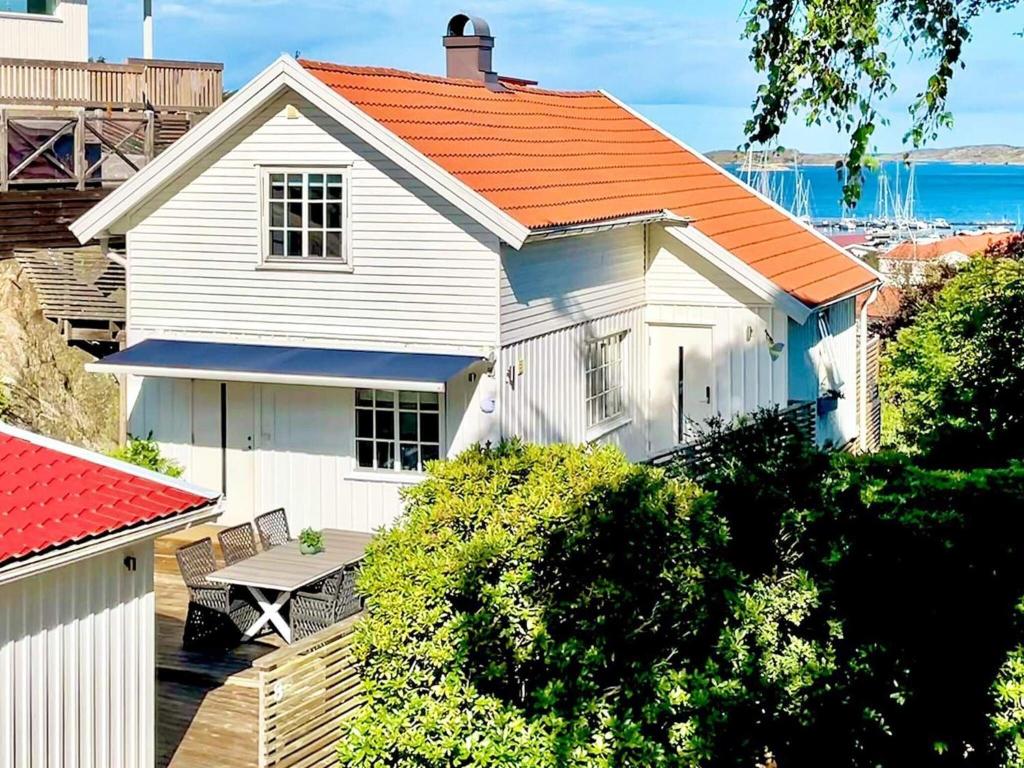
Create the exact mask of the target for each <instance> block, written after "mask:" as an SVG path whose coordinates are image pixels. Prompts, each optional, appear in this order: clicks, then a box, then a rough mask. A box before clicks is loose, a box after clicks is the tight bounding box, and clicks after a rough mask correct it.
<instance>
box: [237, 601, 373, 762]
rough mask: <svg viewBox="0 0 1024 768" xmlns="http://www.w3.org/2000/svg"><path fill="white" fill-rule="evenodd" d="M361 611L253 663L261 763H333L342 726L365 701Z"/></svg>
mask: <svg viewBox="0 0 1024 768" xmlns="http://www.w3.org/2000/svg"><path fill="white" fill-rule="evenodd" d="M360 616H361V614H356V615H355V616H352V617H351V618H348V619H345V620H344V621H342V622H340V623H338V624H335V625H334V626H332V627H328V628H327V629H325V630H323V631H321V632H317V633H316V634H315V635H310V636H309V637H307V638H305V639H304V640H300V641H299V642H297V643H295V644H294V645H291V646H288V647H287V648H281V649H280V650H277V651H274V652H273V653H270V654H268V655H266V656H263V657H262V658H260V659H257V660H256V661H254V662H253V667H254V668H255V669H256V670H257V671H258V672H259V766H260V768H271V767H272V766H273V767H274V768H311V767H312V766H321V765H333V764H334V756H335V749H336V746H337V743H338V738H339V735H338V726H339V725H340V723H341V721H342V720H343V719H345V718H347V717H351V716H352V715H353V714H354V713H355V712H356V711H357V710H358V709H359V707H360V706H361V705H362V696H361V689H360V685H359V673H358V670H357V669H356V664H355V660H354V659H353V656H352V639H353V634H354V632H355V625H356V622H357V621H358V620H359V618H360Z"/></svg>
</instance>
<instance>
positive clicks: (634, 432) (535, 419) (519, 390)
mask: <svg viewBox="0 0 1024 768" xmlns="http://www.w3.org/2000/svg"><path fill="white" fill-rule="evenodd" d="M643 320H644V311H643V308H642V307H641V308H638V309H631V310H628V311H625V312H619V313H617V314H614V315H610V316H608V317H603V318H600V319H598V320H594V321H591V322H587V323H579V324H577V325H574V326H572V327H570V328H565V329H562V330H560V331H555V332H552V333H547V334H544V335H542V336H536V337H533V338H530V339H526V340H524V341H520V342H517V343H515V344H511V345H508V346H505V347H502V350H501V355H500V357H499V365H498V371H499V373H500V374H501V376H502V380H501V383H500V385H499V395H498V398H499V403H500V408H501V425H502V427H501V431H502V435H503V436H504V437H518V438H521V439H522V440H525V441H527V442H537V443H559V442H561V443H583V442H586V441H587V437H588V434H587V433H588V430H587V424H586V414H585V407H584V399H585V392H586V381H585V371H584V349H585V344H586V341H587V340H588V339H592V338H598V337H601V336H607V335H608V334H612V333H616V332H618V331H627V334H626V337H625V338H624V339H623V347H622V351H623V358H624V359H623V362H624V365H623V381H624V383H625V387H626V388H625V392H624V399H625V408H626V409H625V419H623V420H622V423H621V425H620V426H618V427H617V428H616V429H612V430H611V431H609V432H607V433H606V434H604V435H603V436H601V437H599V438H597V441H598V442H603V443H611V444H613V445H617V446H619V447H620V448H621V449H622V450H623V452H624V453H625V454H626V455H627V456H629V457H630V458H632V459H642V458H644V457H645V456H646V455H647V437H646V422H645V420H644V419H645V406H646V400H647V390H646V381H647V377H646V365H647V363H646V350H647V335H646V328H645V326H644V322H643ZM510 369H512V370H515V371H518V370H520V369H521V370H522V373H518V372H517V373H515V376H514V385H513V384H512V383H510V382H509V374H508V371H509V370H510Z"/></svg>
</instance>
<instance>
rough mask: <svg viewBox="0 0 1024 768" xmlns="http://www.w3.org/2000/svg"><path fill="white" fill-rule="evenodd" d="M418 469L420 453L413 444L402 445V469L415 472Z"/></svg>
mask: <svg viewBox="0 0 1024 768" xmlns="http://www.w3.org/2000/svg"><path fill="white" fill-rule="evenodd" d="M419 468H420V451H419V448H418V447H417V446H416V444H415V443H413V444H411V445H410V444H407V443H402V469H407V470H411V471H413V472H415V471H416V470H418V469H419Z"/></svg>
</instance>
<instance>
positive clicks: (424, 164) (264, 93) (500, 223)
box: [70, 55, 530, 249]
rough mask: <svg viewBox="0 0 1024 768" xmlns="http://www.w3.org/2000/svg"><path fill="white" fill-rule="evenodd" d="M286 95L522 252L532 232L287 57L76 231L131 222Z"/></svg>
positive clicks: (85, 233)
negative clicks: (127, 218)
mask: <svg viewBox="0 0 1024 768" xmlns="http://www.w3.org/2000/svg"><path fill="white" fill-rule="evenodd" d="M286 88H287V89H291V90H292V91H294V92H295V93H296V94H297V95H299V96H301V97H303V98H305V99H306V100H307V101H309V102H310V103H311V104H313V105H314V106H316V107H317V108H319V109H320V110H322V111H323V112H324V113H325V114H327V115H329V116H330V117H332V118H334V119H335V120H336V121H338V123H340V124H341V125H343V126H345V127H346V128H347V129H348V130H350V131H352V133H354V134H355V135H356V136H358V137H359V138H361V139H362V140H363V141H365V142H366V143H367V144H369V145H370V146H371V147H374V148H375V149H376V150H378V151H379V152H380V153H381V154H383V155H384V156H386V157H388V158H389V159H390V160H392V161H394V162H395V163H396V164H397V165H399V166H400V167H401V168H403V169H404V170H406V171H408V172H409V173H410V174H412V175H413V176H414V177H415V178H416V179H418V180H419V181H421V182H423V184H425V185H426V186H427V187H429V188H430V189H432V190H433V191H434V192H436V193H437V194H438V195H440V196H441V197H443V198H444V199H446V200H448V201H449V202H451V203H452V204H453V205H455V206H456V207H457V208H459V209H460V210H461V211H463V212H464V213H465V214H466V215H467V216H470V217H471V218H473V219H474V220H476V221H478V222H479V223H480V224H481V225H483V226H484V227H486V228H487V229H488V230H489V231H490V232H491V233H492V234H494V235H495V236H496V237H498V238H500V239H502V240H504V241H505V242H506V243H508V244H509V245H511V246H512V247H513V248H516V249H518V248H521V247H522V244H523V242H524V241H525V240H526V237H527V235H529V233H530V230H529V229H528V228H527V227H525V226H523V225H522V224H520V223H519V222H518V221H516V220H515V219H514V218H512V217H511V216H509V215H508V214H507V213H505V212H504V211H502V210H501V209H500V208H498V207H497V206H495V205H494V204H493V203H491V202H489V201H488V200H487V199H486V198H484V197H483V196H482V195H480V194H479V193H478V192H475V191H474V190H472V189H471V188H470V187H469V186H467V185H466V184H465V183H464V182H462V181H460V180H459V179H457V178H456V177H455V176H453V175H452V174H450V173H448V172H447V171H446V170H444V169H443V168H441V167H440V166H439V165H437V163H435V162H434V161H432V160H430V159H429V158H427V157H426V156H425V155H423V154H422V153H421V152H419V151H418V150H416V149H414V148H413V147H412V145H410V144H409V143H408V142H406V141H405V140H403V139H401V138H399V137H398V136H397V135H396V134H394V133H393V132H391V131H389V130H388V129H387V128H385V127H384V126H383V125H382V124H381V123H379V122H377V121H376V120H374V119H373V118H372V117H370V116H369V115H368V114H366V113H365V112H363V111H362V110H361V109H359V108H358V107H356V106H355V105H353V104H352V103H351V102H349V101H348V100H347V99H345V98H343V97H342V96H341V95H340V94H338V93H336V92H335V91H333V90H332V89H331V88H330V87H329V86H327V85H326V84H324V83H322V82H321V81H320V80H318V79H317V78H316V77H315V76H314V75H312V74H310V73H309V72H307V71H306V70H305V69H303V68H302V65H300V64H299V63H298V62H297V61H295V59H293V58H292V57H291V56H286V55H283V56H281V57H279V58H278V59H277V60H276V61H275V62H274V63H273V64H271V65H270V66H269V67H267V68H266V69H265V70H263V72H261V73H260V74H258V75H257V76H256V77H255V78H253V80H251V81H250V82H249V83H248V84H247V85H246V86H245V87H243V88H242V89H241V90H239V91H238V93H236V94H235V95H234V96H232V97H231V98H230V99H228V100H227V101H226V102H224V103H223V104H222V105H221V106H220V107H218V108H217V109H216V110H214V111H213V112H212V113H211V114H210V115H209V116H208V117H207V118H206V119H205V120H203V121H202V122H201V123H200V124H199V125H198V126H197V127H196V128H193V129H192V130H190V131H188V132H187V133H186V134H185V135H184V136H183V137H182V138H180V139H178V140H177V141H176V142H174V143H173V144H172V145H171V146H170V147H169V148H168V149H167V150H166V151H165V152H163V153H162V154H161V155H159V156H158V157H157V158H156V159H155V160H154V161H153V162H151V163H150V164H149V165H147V166H146V167H144V168H143V169H142V170H141V171H139V172H138V173H137V174H135V175H134V176H133V177H132V178H130V179H129V180H128V181H126V182H125V183H124V184H122V185H121V186H120V187H119V188H118V189H117V190H115V191H114V192H113V193H112V194H110V195H109V196H108V197H107V198H105V199H104V200H103V201H102V202H100V203H99V204H98V205H96V206H95V207H94V208H92V209H91V210H90V211H88V212H87V213H85V214H84V215H83V216H82V217H81V218H79V219H78V220H77V221H75V222H74V223H73V224H72V225H71V227H70V229H71V231H72V232H73V233H74V235H75V237H77V238H78V239H79V241H80V242H83V243H84V242H86V241H88V240H90V239H92V238H94V237H96V236H97V235H99V234H100V233H101V232H102V231H103V230H104V229H108V228H109V227H111V226H112V225H114V224H115V222H117V221H118V220H120V219H122V218H123V217H125V216H127V215H130V214H131V212H132V211H133V210H134V209H136V208H138V207H139V206H141V205H142V204H143V203H145V201H146V200H147V199H148V198H149V197H150V196H151V195H152V194H154V193H155V192H156V191H158V190H159V189H160V188H161V187H162V186H163V185H164V184H166V183H168V182H169V181H171V180H172V179H173V178H175V177H176V176H177V175H178V174H180V173H182V172H183V171H185V170H187V169H188V168H189V167H190V166H191V164H193V163H194V162H196V161H198V160H200V159H201V157H202V156H203V154H204V153H205V152H206V151H207V150H209V149H210V148H212V147H213V146H215V145H216V144H217V142H219V141H220V140H221V139H223V138H225V137H226V136H227V135H229V134H230V132H231V131H232V130H234V129H235V128H236V127H237V126H239V125H240V124H241V123H243V122H244V121H245V120H247V119H248V118H249V117H250V116H251V115H252V114H253V113H255V112H256V110H258V109H259V108H261V107H262V106H263V105H265V104H267V103H268V102H269V101H270V100H271V99H272V98H274V97H276V96H277V95H278V94H279V93H282V92H283V91H284V89H286Z"/></svg>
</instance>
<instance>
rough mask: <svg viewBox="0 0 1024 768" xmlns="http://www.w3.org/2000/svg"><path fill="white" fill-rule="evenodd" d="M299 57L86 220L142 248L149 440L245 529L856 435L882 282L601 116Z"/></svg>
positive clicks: (479, 85) (140, 306)
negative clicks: (214, 493) (771, 424)
mask: <svg viewBox="0 0 1024 768" xmlns="http://www.w3.org/2000/svg"><path fill="white" fill-rule="evenodd" d="M469 22H470V20H469V19H467V18H466V17H463V16H457V17H455V18H454V19H453V20H452V22H451V24H450V26H449V34H448V36H447V37H446V38H445V46H446V48H447V50H448V72H449V77H434V76H430V75H421V74H415V73H409V72H400V71H395V70H389V69H375V68H366V67H344V66H337V65H333V64H321V63H316V62H309V61H305V62H296V61H294V60H293V59H291V58H289V57H282V58H280V59H278V60H277V61H276V62H275V63H274V64H272V65H271V66H270V67H269V68H268V69H266V70H265V71H264V72H263V73H261V74H260V75H258V76H257V77H256V78H255V79H254V80H253V81H252V82H251V83H249V84H248V85H247V86H245V87H244V88H242V89H241V90H240V91H239V92H238V93H237V94H236V95H235V96H233V97H232V98H231V99H230V100H229V101H228V102H227V103H226V104H225V105H224V106H223V107H221V108H220V109H218V110H217V111H216V112H214V113H213V114H212V115H211V116H210V117H209V118H207V120H205V121H204V122H203V123H202V124H201V125H200V126H198V128H196V129H195V130H193V131H192V132H191V133H189V134H188V135H187V136H185V138H183V139H182V140H181V141H180V142H178V143H177V144H176V145H175V146H173V147H171V148H170V149H169V150H168V151H167V152H165V153H164V154H163V155H161V156H160V157H159V158H157V159H156V160H155V161H154V162H153V163H152V164H151V165H150V166H149V167H147V168H146V169H144V170H143V171H142V172H141V173H139V174H137V175H136V176H135V177H134V178H132V179H131V180H129V181H128V182H127V183H125V184H124V185H123V186H122V187H121V188H120V189H118V190H117V191H115V192H114V193H112V194H111V195H110V196H109V197H108V198H107V199H106V200H105V201H104V202H103V203H101V204H100V205H99V206H97V207H96V208H94V209H93V210H92V211H90V212H89V213H87V214H86V215H85V216H83V217H82V218H81V219H79V220H78V221H77V222H75V224H73V225H72V229H73V231H74V232H75V234H76V235H77V236H78V237H79V238H81V239H82V240H83V241H84V240H88V239H90V238H94V237H105V236H107V235H122V234H123V235H125V236H126V237H127V262H128V283H129V284H128V304H127V308H128V326H127V336H128V339H127V341H128V345H129V346H128V348H127V349H126V350H125V351H123V352H121V353H118V354H116V355H114V356H113V357H111V358H107V359H106V360H105V361H104V363H102V364H98V365H96V366H94V367H93V370H96V371H105V372H112V373H118V374H124V375H126V376H127V396H126V400H127V409H128V418H129V422H130V431H131V432H133V433H135V434H139V435H145V434H148V433H150V432H152V433H153V435H154V437H155V438H156V439H157V440H158V441H160V443H161V445H162V447H163V449H164V450H165V451H166V452H167V453H168V454H169V455H170V456H172V457H173V458H175V459H177V460H179V461H180V462H182V464H183V465H184V466H185V467H186V470H187V473H188V476H189V477H190V478H191V479H192V480H193V481H194V482H198V483H201V484H205V485H210V486H211V487H216V488H220V489H223V490H224V492H225V495H226V502H227V507H228V512H227V518H226V519H227V520H230V521H232V522H236V521H241V520H248V519H251V517H252V516H253V514H254V513H257V512H260V511H264V510H267V509H271V508H273V507H276V506H284V507H285V508H286V509H287V510H288V513H289V516H290V519H291V523H292V527H293V529H296V530H297V529H298V528H301V527H303V526H306V525H312V526H334V527H340V528H351V529H361V530H372V529H373V528H375V527H377V526H379V525H381V524H384V523H387V522H388V521H390V520H391V519H393V517H394V516H395V515H396V514H397V512H398V510H399V491H400V490H401V488H402V487H403V486H405V485H408V484H409V483H411V482H415V481H416V480H417V479H418V478H419V477H420V476H421V471H422V467H423V463H424V462H425V461H428V460H430V459H431V458H434V457H438V456H451V455H454V454H456V453H458V452H459V451H461V450H462V449H464V448H465V447H466V446H468V445H470V444H472V443H474V442H478V441H491V442H493V441H496V440H498V439H501V438H509V437H519V438H522V439H524V440H528V441H537V442H553V441H567V442H573V443H579V442H605V443H612V444H615V445H618V446H620V447H621V448H622V449H623V450H624V451H625V452H626V453H627V454H628V455H629V456H630V457H632V458H634V459H645V458H649V457H653V456H656V455H659V454H661V453H663V452H666V451H670V450H672V449H673V448H674V447H675V446H677V445H678V444H680V443H681V442H685V441H687V440H689V439H691V438H692V437H693V435H694V434H695V430H696V428H697V425H698V424H699V423H701V422H703V421H704V420H705V419H707V418H709V417H711V416H713V415H717V414H720V415H722V416H724V417H726V418H731V417H734V416H737V415H739V414H742V413H746V412H749V411H752V410H754V409H756V408H759V407H762V406H772V405H779V406H787V405H788V404H789V403H791V402H793V401H810V402H812V403H813V402H815V401H817V400H818V399H819V397H823V396H824V397H823V400H822V408H821V417H820V418H819V423H818V434H819V438H820V439H821V440H822V441H827V442H830V443H834V444H845V443H847V442H848V441H850V440H853V439H855V438H856V437H857V434H858V408H857V392H856V389H855V387H856V384H855V382H856V380H857V370H858V367H857V366H858V350H857V344H856V338H857V333H856V331H857V323H858V318H857V317H856V316H855V312H854V300H855V297H856V296H858V295H859V294H862V293H864V292H868V291H870V290H872V289H873V287H874V286H876V285H877V283H878V276H877V274H876V273H874V272H873V271H871V270H870V269H869V268H868V267H866V266H865V265H864V264H863V263H861V262H860V261H859V260H857V259H855V258H853V257H851V256H850V255H848V254H847V253H845V252H844V251H842V250H841V249H840V248H838V247H836V246H835V245H834V244H832V243H831V242H829V241H828V240H827V239H826V238H824V237H822V236H821V235H819V234H818V233H816V232H815V231H813V230H812V229H809V228H808V227H806V226H804V225H803V224H801V223H800V222H798V221H796V220H795V219H794V218H793V217H792V216H790V215H789V214H788V213H787V212H785V211H784V210H782V209H781V208H780V207H778V206H776V205H774V204H773V203H771V202H770V201H768V200H766V199H764V198H762V197H760V196H759V195H758V194H757V193H756V192H754V191H753V190H751V189H750V188H749V187H746V186H744V185H743V184H742V183H740V182H739V181H737V180H736V179H735V178H734V177H732V176H731V175H730V174H728V173H727V172H725V171H722V170H721V169H720V168H718V167H717V166H715V165H714V164H713V163H711V162H710V161H708V160H706V159H705V158H704V157H702V156H701V155H700V154H698V153H696V152H695V151H693V150H692V149H690V148H688V147H687V146H685V145H684V144H682V143H680V142H679V141H677V140H676V139H674V138H673V137H671V136H669V135H668V134H666V133H664V132H663V131H661V130H660V129H659V128H657V127H656V126H654V125H653V124H651V123H650V122H648V121H647V120H645V119H644V118H642V117H641V116H639V115H637V114H636V113H634V112H633V111H632V110H630V109H629V108H628V107H626V106H624V105H623V104H621V103H620V102H618V101H616V100H615V99H614V98H613V97H611V96H609V95H607V94H605V93H603V92H562V91H551V90H545V89H542V88H538V87H535V86H534V85H532V84H529V83H527V82H526V81H523V80H519V79H512V78H502V77H500V76H498V75H496V74H495V73H494V72H493V71H492V68H491V65H490V56H491V46H492V44H493V38H491V37H490V36H489V33H488V32H487V31H486V27H485V25H483V23H482V22H480V21H479V20H474V33H475V34H465V29H464V27H465V25H466V24H467V23H469Z"/></svg>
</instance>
